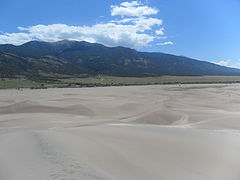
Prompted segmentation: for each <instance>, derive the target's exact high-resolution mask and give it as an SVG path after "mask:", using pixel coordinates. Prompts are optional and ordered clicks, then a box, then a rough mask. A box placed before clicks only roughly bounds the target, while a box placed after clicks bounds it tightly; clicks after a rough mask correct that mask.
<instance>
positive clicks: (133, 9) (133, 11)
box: [111, 1, 158, 17]
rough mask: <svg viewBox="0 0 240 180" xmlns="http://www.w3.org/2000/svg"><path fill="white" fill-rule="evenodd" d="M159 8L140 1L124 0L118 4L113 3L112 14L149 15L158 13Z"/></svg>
mask: <svg viewBox="0 0 240 180" xmlns="http://www.w3.org/2000/svg"><path fill="white" fill-rule="evenodd" d="M157 13H158V10H157V9H156V8H152V7H149V6H146V5H143V4H142V3H140V2H138V1H132V2H123V3H121V4H120V6H118V5H112V6H111V14H112V16H117V15H120V16H135V17H140V16H149V15H153V14H157Z"/></svg>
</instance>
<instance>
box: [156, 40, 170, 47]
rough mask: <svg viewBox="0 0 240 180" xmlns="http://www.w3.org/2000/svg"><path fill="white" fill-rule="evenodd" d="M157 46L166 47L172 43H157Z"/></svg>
mask: <svg viewBox="0 0 240 180" xmlns="http://www.w3.org/2000/svg"><path fill="white" fill-rule="evenodd" d="M157 45H158V46H166V45H173V42H172V41H166V42H162V43H157Z"/></svg>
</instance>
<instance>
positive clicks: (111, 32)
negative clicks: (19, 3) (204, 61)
mask: <svg viewBox="0 0 240 180" xmlns="http://www.w3.org/2000/svg"><path fill="white" fill-rule="evenodd" d="M117 7H121V8H127V9H128V10H133V11H131V13H132V14H134V13H135V15H134V16H132V17H129V18H121V19H117V20H116V19H113V20H110V21H109V22H106V23H99V24H95V25H93V26H69V25H66V24H51V25H42V24H39V25H35V26H30V27H18V30H19V31H20V32H18V33H3V34H0V44H6V43H9V44H15V45H19V44H23V43H25V42H28V41H31V40H41V41H49V42H53V41H59V40H63V39H69V40H77V41H88V42H97V43H101V44H104V45H106V46H125V47H130V48H139V47H143V46H148V45H149V43H150V42H152V41H154V40H156V39H159V38H165V37H166V36H163V35H164V31H163V30H164V29H163V28H161V27H160V26H161V25H162V20H161V19H159V18H153V17H149V16H146V15H150V14H155V13H157V10H155V9H154V8H151V7H148V6H145V5H143V3H141V2H139V1H132V2H123V3H121V4H120V6H114V7H112V12H113V9H115V8H117ZM129 8H130V9H129ZM131 8H132V9H131ZM139 8H140V9H141V8H144V9H147V11H142V10H139ZM115 10H116V9H115ZM115 10H114V12H115V13H116V11H115ZM151 11H152V13H149V12H151ZM153 11H154V12H153ZM119 15H120V14H119ZM156 28H157V29H158V30H155V29H156ZM154 32H155V34H156V35H157V36H156V35H153V34H154ZM166 43H167V44H172V42H165V44H164V43H163V45H167V44H166Z"/></svg>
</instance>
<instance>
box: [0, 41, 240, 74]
mask: <svg viewBox="0 0 240 180" xmlns="http://www.w3.org/2000/svg"><path fill="white" fill-rule="evenodd" d="M83 74H87V75H99V74H101V75H111V76H136V77H142V76H161V75H175V76H202V75H220V76H239V75H240V69H235V68H229V67H224V66H220V65H217V64H213V63H210V62H206V61H199V60H195V59H191V58H188V57H184V56H176V55H171V54H165V53H159V52H138V51H136V50H134V49H130V48H125V47H106V46H104V45H101V44H97V43H88V42H85V41H69V40H63V41H58V42H42V41H30V42H27V43H25V44H22V45H20V46H14V45H11V44H2V45H0V76H1V77H14V76H19V75H20V76H33V75H71V76H79V75H83Z"/></svg>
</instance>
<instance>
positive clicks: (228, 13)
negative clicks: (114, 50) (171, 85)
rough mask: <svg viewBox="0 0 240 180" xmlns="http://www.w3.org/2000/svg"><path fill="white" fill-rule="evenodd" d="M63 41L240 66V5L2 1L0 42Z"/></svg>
mask: <svg viewBox="0 0 240 180" xmlns="http://www.w3.org/2000/svg"><path fill="white" fill-rule="evenodd" d="M61 39H72V40H85V41H89V42H98V43H102V44H105V45H107V46H126V47H130V48H135V49H137V50H140V51H158V52H166V53H171V54H176V55H184V56H188V57H192V58H197V59H200V60H206V61H210V62H216V63H219V64H222V65H226V66H231V67H240V1H239V0H143V1H126V0H87V1H86V0H41V1H40V0H21V1H20V0H1V1H0V43H1V44H5V43H12V44H16V45H18V44H22V43H24V42H27V41H30V40H43V41H57V40H61Z"/></svg>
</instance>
